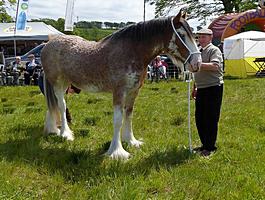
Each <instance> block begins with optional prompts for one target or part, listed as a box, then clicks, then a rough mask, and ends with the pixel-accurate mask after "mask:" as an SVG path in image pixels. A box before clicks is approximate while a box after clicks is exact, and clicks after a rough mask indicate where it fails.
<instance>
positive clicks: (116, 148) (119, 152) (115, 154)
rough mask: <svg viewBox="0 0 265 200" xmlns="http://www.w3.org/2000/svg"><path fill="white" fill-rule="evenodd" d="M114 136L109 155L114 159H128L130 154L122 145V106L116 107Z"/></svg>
mask: <svg viewBox="0 0 265 200" xmlns="http://www.w3.org/2000/svg"><path fill="white" fill-rule="evenodd" d="M113 124H114V135H113V139H112V141H111V144H110V147H109V150H108V151H107V153H106V154H107V155H109V156H110V157H111V158H112V159H120V158H121V159H128V158H129V156H130V154H129V153H128V152H127V151H125V150H124V149H123V147H122V144H121V139H120V130H121V126H122V108H121V106H114V119H113Z"/></svg>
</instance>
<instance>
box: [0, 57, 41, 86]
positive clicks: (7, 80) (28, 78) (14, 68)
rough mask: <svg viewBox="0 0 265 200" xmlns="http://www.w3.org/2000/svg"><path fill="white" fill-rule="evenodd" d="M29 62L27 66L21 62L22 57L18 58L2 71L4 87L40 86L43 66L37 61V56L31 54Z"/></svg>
mask: <svg viewBox="0 0 265 200" xmlns="http://www.w3.org/2000/svg"><path fill="white" fill-rule="evenodd" d="M28 59H29V61H28V62H26V63H25V64H24V63H22V62H21V58H20V56H16V58H15V61H14V62H11V63H10V64H9V65H7V66H5V67H2V69H1V74H0V75H1V80H0V81H1V84H2V85H38V78H39V76H40V73H41V71H42V67H41V64H40V63H39V62H38V61H36V60H35V56H34V55H33V54H30V55H29V56H28Z"/></svg>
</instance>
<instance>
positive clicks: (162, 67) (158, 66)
mask: <svg viewBox="0 0 265 200" xmlns="http://www.w3.org/2000/svg"><path fill="white" fill-rule="evenodd" d="M166 66H167V63H166V62H164V61H162V60H161V57H160V56H157V57H156V58H155V59H154V60H153V62H152V70H153V72H152V75H153V76H152V78H151V82H153V78H154V77H156V82H157V81H158V80H159V79H160V76H162V78H164V79H165V80H167V75H166Z"/></svg>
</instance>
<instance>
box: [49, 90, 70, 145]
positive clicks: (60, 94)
mask: <svg viewBox="0 0 265 200" xmlns="http://www.w3.org/2000/svg"><path fill="white" fill-rule="evenodd" d="M54 92H55V95H56V97H57V100H58V107H59V110H60V113H61V120H62V127H61V133H60V134H61V136H62V137H65V138H66V139H67V140H71V141H72V140H74V136H73V133H72V131H71V130H70V128H69V126H68V124H67V120H66V111H65V110H66V103H65V100H64V93H65V92H64V90H63V89H58V88H54Z"/></svg>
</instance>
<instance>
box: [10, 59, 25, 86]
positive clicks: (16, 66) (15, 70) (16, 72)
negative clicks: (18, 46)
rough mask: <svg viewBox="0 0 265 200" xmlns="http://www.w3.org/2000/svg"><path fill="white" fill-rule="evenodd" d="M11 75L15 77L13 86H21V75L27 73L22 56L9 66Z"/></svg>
mask: <svg viewBox="0 0 265 200" xmlns="http://www.w3.org/2000/svg"><path fill="white" fill-rule="evenodd" d="M8 70H9V74H10V75H11V76H13V82H12V84H13V85H19V82H18V79H19V77H20V75H21V74H22V73H23V71H25V66H24V65H23V64H22V63H21V58H20V56H17V57H16V60H15V61H14V62H13V63H12V64H11V65H10V66H9V69H8Z"/></svg>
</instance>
